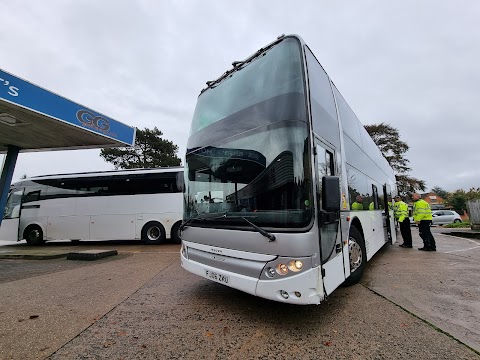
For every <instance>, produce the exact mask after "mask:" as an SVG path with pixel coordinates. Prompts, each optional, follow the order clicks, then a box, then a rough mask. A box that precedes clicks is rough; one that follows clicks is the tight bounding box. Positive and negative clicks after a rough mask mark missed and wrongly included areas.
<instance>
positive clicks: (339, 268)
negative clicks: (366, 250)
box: [316, 140, 345, 295]
mask: <svg viewBox="0 0 480 360" xmlns="http://www.w3.org/2000/svg"><path fill="white" fill-rule="evenodd" d="M316 159H317V160H316V167H317V169H316V171H317V177H316V178H317V207H318V209H317V214H318V220H317V221H318V226H319V233H320V239H319V240H320V252H321V254H320V255H321V263H322V276H323V284H324V290H325V292H326V295H328V294H331V293H332V292H333V290H335V289H336V288H337V287H338V286H339V285H340V284H341V283H343V282H344V281H345V271H344V264H343V246H342V239H341V231H340V226H339V225H340V223H339V211H332V209H329V208H328V205H327V204H323V201H322V187H323V186H325V185H324V184H323V181H324V180H325V178H330V179H331V178H332V177H333V176H335V175H337V174H336V171H335V153H334V150H333V149H330V148H328V147H327V146H326V145H325V144H323V143H321V142H319V141H318V140H317V141H316ZM322 180H323V181H322ZM334 190H335V189H334ZM336 190H337V192H338V204H340V188H339V186H338V189H336ZM329 196H332V194H329Z"/></svg>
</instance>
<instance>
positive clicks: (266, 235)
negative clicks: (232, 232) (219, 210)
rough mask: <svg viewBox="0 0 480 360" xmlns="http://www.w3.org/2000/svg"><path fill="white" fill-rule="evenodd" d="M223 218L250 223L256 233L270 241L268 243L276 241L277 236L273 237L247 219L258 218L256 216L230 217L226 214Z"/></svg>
mask: <svg viewBox="0 0 480 360" xmlns="http://www.w3.org/2000/svg"><path fill="white" fill-rule="evenodd" d="M221 217H223V218H225V219H242V220H244V221H245V222H246V223H248V225H250V226H251V227H252V228H254V229H255V230H256V231H258V232H259V233H260V234H261V235H263V236H265V237H266V238H267V239H268V241H275V235H273V234H272V233H269V232H268V231H265V230H263V229H262V228H261V227H260V226H257V225H255V224H254V223H252V222H251V221H249V220H247V219H246V218H247V217H250V218H256V216H228V214H227V213H225V214H224V215H223V216H221Z"/></svg>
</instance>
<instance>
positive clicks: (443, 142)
mask: <svg viewBox="0 0 480 360" xmlns="http://www.w3.org/2000/svg"><path fill="white" fill-rule="evenodd" d="M0 8H1V13H0V17H1V21H0V68H1V69H3V70H5V71H7V72H10V73H12V74H14V75H16V76H18V77H21V78H23V79H25V80H27V81H30V82H32V83H34V84H36V85H38V86H41V87H43V88H45V89H47V90H50V91H52V92H55V93H57V94H59V95H62V96H64V97H66V98H68V99H70V100H72V101H75V102H78V103H80V104H82V105H85V106H87V107H90V108H92V109H94V110H96V111H98V112H101V113H103V114H105V115H107V116H109V117H111V118H114V119H116V120H119V121H121V122H123V123H126V124H128V125H131V126H136V127H138V128H142V129H143V128H145V127H148V128H153V127H154V126H156V127H158V128H159V129H160V130H161V131H162V132H163V134H164V138H166V139H168V140H171V141H173V142H174V143H175V144H177V145H178V146H179V148H180V151H179V154H178V155H179V157H180V158H182V161H183V159H184V156H185V149H186V141H187V136H188V131H189V126H190V120H191V117H192V114H193V111H194V108H195V102H196V99H197V96H198V94H199V92H200V90H201V89H202V88H204V86H205V82H206V81H208V80H213V79H215V78H217V77H218V76H220V75H221V74H222V73H223V72H225V71H226V70H228V69H230V68H231V63H232V62H233V61H235V60H242V59H244V58H246V57H248V56H249V55H251V54H252V53H254V52H255V51H256V50H258V49H259V48H260V47H262V46H263V45H266V44H268V43H270V42H271V41H273V40H274V39H275V38H276V37H277V36H278V35H281V34H298V35H300V36H301V37H302V38H303V39H304V40H305V42H306V43H307V44H308V45H309V46H310V48H311V49H312V51H313V52H314V53H315V54H316V56H317V58H318V59H319V61H320V62H321V63H322V65H323V67H324V68H325V70H326V71H327V73H328V74H329V75H330V77H331V78H332V80H333V81H334V82H335V84H336V85H337V87H338V89H339V90H340V92H341V93H342V94H343V96H344V97H345V99H346V100H347V102H348V103H349V104H350V106H351V107H352V109H353V110H354V111H355V113H356V114H357V116H358V117H359V119H360V121H362V123H363V124H379V123H381V122H385V123H387V124H389V125H391V126H393V127H395V128H397V129H398V130H399V131H400V135H401V140H403V141H405V142H406V143H407V144H408V145H409V146H410V150H409V151H408V153H407V154H406V158H407V159H409V160H410V166H411V167H412V171H411V173H410V175H411V176H414V177H417V178H419V179H422V180H425V181H426V184H427V189H428V190H429V189H431V188H432V187H434V186H440V187H442V188H444V189H445V190H447V191H454V190H456V189H459V188H463V189H465V190H468V189H470V188H471V187H480V166H479V163H480V151H478V146H479V145H478V138H479V135H480V121H479V120H478V115H477V113H476V110H477V109H478V108H479V106H480V105H479V102H480V25H479V21H480V20H479V19H480V2H478V1H474V0H469V1H466V0H456V1H441V0H440V1H439V0H424V1H417V0H404V1H389V0H378V1H367V0H354V1H353V0H352V1H334V0H331V1H323V0H314V1H298V0H297V1H282V0H276V1H265V0H263V1H247V0H244V1H240V2H239V1H235V2H233V1H227V0H224V1H216V0H211V1H210V0H198V1H193V0H191V1H167V0H162V1H153V0H150V1H147V0H145V1H140V0H139V1H133V0H132V1H127V0H123V1H122V0H101V1H99V0H58V1H54V0H42V1H36V0H15V1H11V0H0ZM99 153H100V150H71V151H51V152H47V153H21V154H20V155H19V158H18V161H17V165H16V170H15V174H14V177H13V180H14V181H16V180H18V179H19V178H20V177H21V176H22V175H23V174H27V175H28V176H34V175H41V174H50V173H68V172H77V171H96V170H109V169H112V168H113V166H112V165H111V164H109V163H106V162H105V161H104V160H103V159H102V158H100V156H99ZM0 157H1V155H0Z"/></svg>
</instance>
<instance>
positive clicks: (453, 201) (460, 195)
mask: <svg viewBox="0 0 480 360" xmlns="http://www.w3.org/2000/svg"><path fill="white" fill-rule="evenodd" d="M444 201H445V203H446V204H447V205H449V206H451V207H453V209H454V210H455V211H456V212H458V213H459V214H460V215H463V211H464V209H466V208H467V194H466V193H465V190H462V189H458V190H456V191H454V192H453V193H448V194H447V196H446V198H445V199H444Z"/></svg>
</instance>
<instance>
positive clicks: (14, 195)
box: [0, 189, 23, 241]
mask: <svg viewBox="0 0 480 360" xmlns="http://www.w3.org/2000/svg"><path fill="white" fill-rule="evenodd" d="M22 197H23V189H21V190H15V191H12V192H11V193H10V194H9V195H8V198H7V204H6V205H5V211H4V213H3V220H2V223H1V226H0V240H7V241H17V240H18V230H19V225H20V213H21V211H22Z"/></svg>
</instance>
